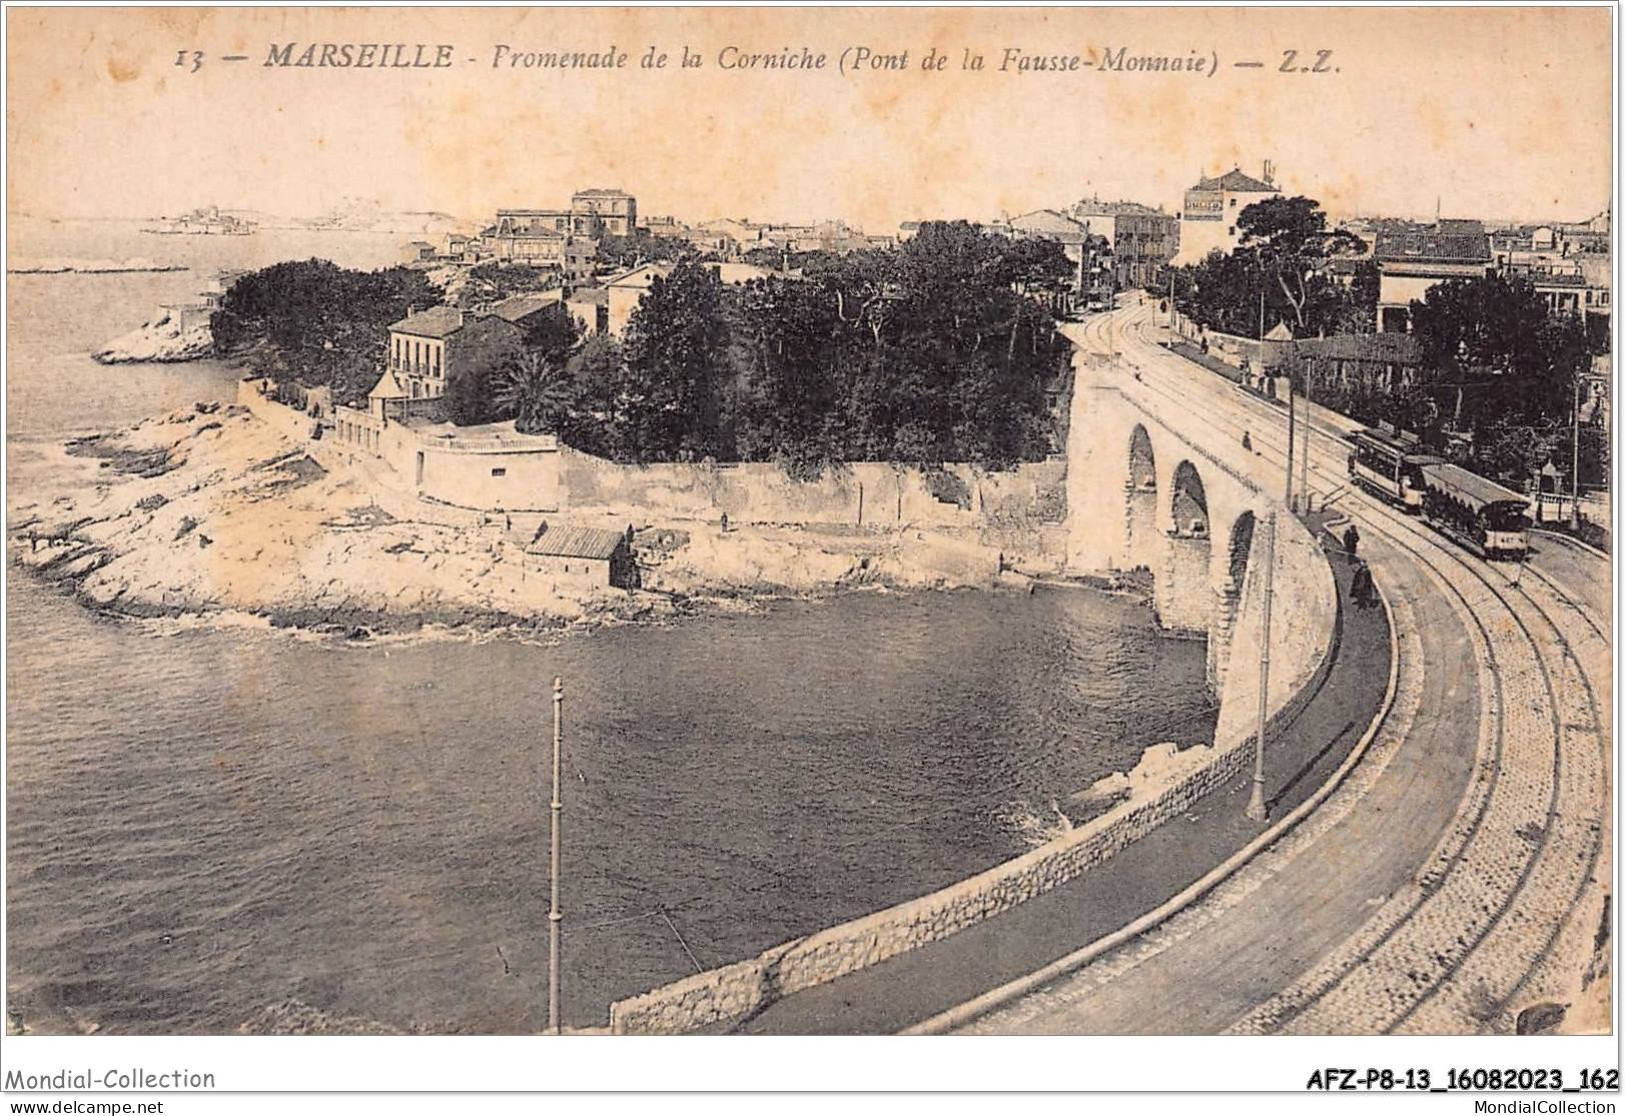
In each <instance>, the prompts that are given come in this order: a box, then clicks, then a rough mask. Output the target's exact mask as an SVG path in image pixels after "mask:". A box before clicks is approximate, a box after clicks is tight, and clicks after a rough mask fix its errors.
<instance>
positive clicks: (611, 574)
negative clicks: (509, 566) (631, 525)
mask: <svg viewBox="0 0 1625 1116" xmlns="http://www.w3.org/2000/svg"><path fill="white" fill-rule="evenodd" d="M525 564H526V567H527V568H528V569H530V570H532V571H535V572H536V573H539V574H541V575H542V576H544V577H549V578H552V579H553V582H554V584H555V585H556V586H557V587H558V588H561V589H565V588H568V589H575V590H593V589H606V588H618V589H636V588H637V586H638V568H637V561H636V559H635V557H634V556H633V553H632V545H631V543H630V541H629V540H628V538H627V535H626V533H625V532H622V531H611V530H607V529H605V528H602V527H549V526H548V525H547V524H545V523H544V524H543V525H542V528H541V530H540V531H538V532H537V533H536V537H535V538H534V539H533V540H532V541H531V543H530V545H529V546H527V547H525Z"/></svg>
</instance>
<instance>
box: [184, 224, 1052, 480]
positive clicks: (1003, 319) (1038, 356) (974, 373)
mask: <svg viewBox="0 0 1625 1116" xmlns="http://www.w3.org/2000/svg"><path fill="white" fill-rule="evenodd" d="M798 262H799V263H800V265H801V266H800V270H799V272H797V273H795V274H794V275H793V277H792V276H785V275H770V276H768V277H767V278H764V279H757V280H753V281H751V282H749V283H746V284H743V285H740V286H732V285H724V284H723V283H722V282H721V280H720V278H719V277H718V274H717V272H716V269H715V268H714V267H710V266H707V264H706V263H705V262H703V261H701V260H700V259H698V258H696V257H694V256H692V255H690V256H686V257H684V258H683V259H682V260H680V261H679V262H677V263H676V265H675V266H674V267H673V268H672V269H671V271H670V273H669V274H668V275H664V276H661V277H658V278H656V279H655V280H654V281H653V283H652V285H651V286H650V287H649V289H648V291H647V292H646V293H645V294H644V296H643V298H642V300H641V302H640V303H639V305H638V306H637V308H636V309H635V310H634V311H633V313H632V316H631V320H630V322H629V324H628V326H627V329H626V332H625V337H624V338H623V339H622V340H621V341H619V342H617V341H615V340H614V339H611V338H607V337H600V336H595V337H590V338H586V339H583V338H582V337H581V336H580V335H579V333H578V330H577V327H576V326H575V323H574V322H573V320H572V319H571V318H570V317H569V316H568V315H566V314H564V313H562V312H561V313H559V314H556V315H552V314H540V315H537V316H535V318H534V319H533V321H534V323H535V324H533V325H531V326H529V327H527V330H526V332H525V333H524V335H523V336H521V337H520V338H518V339H517V344H516V345H515V346H514V348H513V350H512V352H511V353H509V354H505V355H503V356H501V357H499V358H498V359H495V360H493V361H491V362H489V363H488V364H487V366H485V367H481V368H477V369H473V370H469V371H462V372H460V373H459V372H454V373H453V375H452V376H451V377H450V378H449V379H448V381H447V385H446V403H445V409H446V412H447V416H448V417H449V418H450V419H451V420H452V421H454V422H458V423H461V424H473V423H482V422H490V421H493V420H497V419H507V418H512V419H514V420H515V421H516V422H517V423H518V424H519V427H520V429H523V430H548V431H553V432H556V433H557V434H559V436H560V437H561V438H562V439H563V440H564V441H565V442H566V443H568V444H570V445H573V446H575V447H576V448H578V449H581V450H583V451H586V452H590V453H596V454H602V455H605V456H608V457H612V458H614V459H616V460H619V461H628V462H650V461H699V460H704V459H707V458H709V459H713V460H717V461H739V460H746V461H776V462H779V463H780V464H781V465H783V466H784V468H785V469H786V470H787V471H788V472H790V473H791V474H792V475H796V476H803V477H807V476H816V475H817V474H819V473H820V472H822V471H823V470H824V469H825V468H827V467H829V466H831V465H834V464H837V463H839V462H842V461H853V460H880V461H899V462H913V463H921V464H936V463H941V462H946V461H965V462H972V463H976V464H979V465H983V466H986V467H989V468H1003V467H1007V466H1009V465H1012V464H1014V463H1016V462H1019V461H1024V460H1034V459H1037V458H1041V457H1043V456H1044V455H1045V454H1047V453H1049V452H1051V451H1052V450H1053V449H1054V448H1055V445H1054V426H1053V423H1052V420H1051V416H1050V413H1049V397H1048V395H1047V394H1046V392H1047V389H1048V388H1050V387H1051V386H1052V385H1054V384H1055V382H1056V381H1057V379H1058V377H1060V376H1061V375H1062V374H1063V372H1064V369H1065V368H1066V365H1067V360H1068V356H1069V352H1070V349H1069V346H1068V345H1067V343H1066V341H1065V340H1064V339H1063V338H1061V337H1060V336H1059V335H1058V334H1057V333H1056V330H1055V324H1054V320H1053V318H1052V317H1051V315H1050V314H1049V312H1048V311H1047V310H1046V309H1044V305H1043V299H1042V297H1039V296H1043V295H1045V294H1047V293H1053V292H1055V291H1058V290H1060V289H1062V288H1063V287H1065V285H1066V284H1067V283H1068V281H1069V280H1070V277H1071V275H1072V265H1071V264H1070V263H1069V262H1068V261H1067V259H1066V257H1065V255H1064V253H1063V252H1062V250H1061V248H1060V246H1059V245H1057V244H1056V243H1054V242H1052V241H1044V240H1011V239H1008V238H1005V237H1002V236H997V235H990V234H988V233H985V232H983V231H981V230H979V229H977V228H976V227H974V226H972V225H969V224H966V223H963V222H957V223H935V224H927V225H925V226H924V227H923V228H922V229H921V230H920V233H919V235H918V236H916V237H915V238H914V239H912V240H910V241H909V242H908V243H906V244H904V245H902V246H901V247H898V248H889V249H883V250H872V251H866V252H858V253H853V254H850V255H844V256H837V255H833V254H829V253H810V254H807V255H805V256H803V257H801V258H800V260H799V261H798ZM532 278H534V277H532V276H528V275H525V274H522V273H521V270H520V269H516V268H513V267H501V268H497V267H490V266H487V265H482V267H480V268H476V269H474V276H473V279H474V280H475V281H477V282H479V283H480V284H482V285H484V286H486V287H489V288H490V289H491V291H492V292H503V291H508V290H511V289H512V288H511V286H510V284H512V283H525V282H528V281H529V280H530V279H532ZM439 297H440V292H439V290H438V289H437V288H434V287H433V286H431V285H430V284H429V283H428V281H427V280H426V279H425V278H424V277H423V275H422V273H421V272H417V271H412V270H408V269H404V268H397V269H392V270H389V271H381V272H373V273H362V272H353V271H344V270H342V269H340V268H337V267H334V266H333V265H332V264H329V263H325V262H321V261H310V262H308V263H294V264H278V265H276V266H275V267H272V268H267V269H266V270H264V271H260V272H255V273H254V274H252V275H248V276H244V277H242V278H241V279H239V280H237V282H236V283H235V284H233V286H232V289H231V291H230V292H229V293H228V295H227V297H226V305H225V308H224V309H223V310H222V311H220V313H219V314H217V315H216V337H217V338H218V339H219V343H220V344H221V346H222V348H224V349H226V350H228V351H243V350H249V351H250V352H251V359H252V360H253V361H254V362H255V363H256V366H257V367H259V368H260V369H261V370H263V371H266V372H268V373H270V374H271V375H274V376H276V377H277V378H279V379H295V378H297V379H298V380H300V381H301V382H303V383H304V384H306V385H307V386H314V385H318V384H331V385H333V387H334V395H335V399H336V400H337V401H339V402H341V403H356V404H359V403H361V402H362V401H363V400H364V398H365V396H366V394H367V392H368V391H369V390H370V389H371V387H372V386H373V384H374V383H375V382H376V380H377V378H378V375H379V370H380V368H381V366H382V361H383V354H384V351H385V347H386V344H387V326H388V325H389V323H390V322H392V321H394V320H396V319H398V318H401V317H404V316H405V315H406V313H407V312H408V310H409V309H411V308H417V309H423V308H425V307H427V306H428V305H431V304H433V303H434V302H437V301H438V300H439Z"/></svg>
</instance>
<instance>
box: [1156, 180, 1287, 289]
mask: <svg viewBox="0 0 1625 1116" xmlns="http://www.w3.org/2000/svg"><path fill="white" fill-rule="evenodd" d="M1280 192H1281V190H1280V187H1278V186H1276V185H1275V181H1274V168H1273V167H1271V165H1270V164H1268V163H1265V164H1264V178H1263V180H1262V181H1260V180H1259V179H1256V178H1253V177H1251V176H1249V175H1246V174H1243V173H1242V172H1241V168H1240V167H1237V168H1236V169H1235V170H1232V171H1230V172H1229V173H1227V174H1221V175H1219V177H1217V178H1203V179H1201V180H1200V181H1198V182H1197V183H1196V185H1195V186H1192V187H1191V188H1190V189H1189V190H1186V191H1185V205H1184V208H1183V209H1182V210H1181V211H1180V215H1179V256H1178V262H1180V263H1182V264H1193V263H1200V262H1201V261H1202V260H1205V259H1207V257H1208V256H1209V255H1211V254H1212V253H1214V252H1223V253H1230V252H1233V251H1235V250H1236V245H1237V244H1239V243H1240V242H1241V231H1240V228H1239V227H1238V223H1237V219H1238V218H1239V217H1240V216H1241V212H1242V210H1244V209H1246V208H1247V207H1248V206H1249V205H1252V204H1253V203H1254V202H1259V201H1263V200H1264V199H1265V198H1269V197H1274V196H1276V195H1278V194H1280Z"/></svg>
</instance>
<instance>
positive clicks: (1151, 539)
mask: <svg viewBox="0 0 1625 1116" xmlns="http://www.w3.org/2000/svg"><path fill="white" fill-rule="evenodd" d="M1123 488H1124V493H1125V496H1124V509H1123V551H1122V554H1121V556H1120V560H1119V563H1118V564H1119V565H1121V566H1122V567H1123V568H1124V569H1135V568H1136V567H1139V566H1144V567H1146V568H1150V567H1151V566H1152V565H1153V564H1154V563H1155V562H1156V559H1157V552H1158V543H1159V540H1160V537H1161V536H1160V534H1159V531H1158V524H1157V452H1156V449H1155V448H1154V447H1153V446H1152V444H1151V433H1150V432H1149V431H1148V430H1146V428H1145V424H1144V423H1142V422H1137V423H1135V424H1134V428H1133V429H1132V430H1130V431H1129V436H1128V479H1127V481H1125V482H1124V485H1123Z"/></svg>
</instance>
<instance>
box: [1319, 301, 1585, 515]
mask: <svg viewBox="0 0 1625 1116" xmlns="http://www.w3.org/2000/svg"><path fill="white" fill-rule="evenodd" d="M1411 321H1412V332H1413V334H1414V336H1415V337H1416V340H1417V344H1418V346H1419V347H1420V350H1421V372H1420V374H1419V376H1418V378H1417V380H1416V382H1415V383H1414V384H1413V385H1411V386H1410V387H1409V388H1407V389H1405V390H1402V391H1399V392H1395V393H1392V394H1388V395H1384V396H1379V395H1375V394H1374V393H1366V394H1365V395H1363V396H1361V397H1360V398H1356V399H1352V400H1350V406H1349V411H1350V414H1352V415H1353V416H1354V417H1355V418H1360V419H1364V420H1366V421H1374V420H1376V419H1379V418H1380V419H1384V420H1386V421H1389V422H1392V423H1394V424H1395V425H1397V426H1400V427H1403V428H1404V429H1407V430H1414V431H1416V432H1417V433H1419V434H1421V435H1422V437H1423V439H1424V441H1425V442H1426V443H1427V444H1429V445H1430V446H1433V447H1434V448H1436V449H1438V450H1440V451H1441V452H1446V453H1450V454H1451V455H1452V456H1455V457H1457V458H1459V459H1461V460H1462V461H1463V462H1464V463H1466V464H1468V465H1469V466H1471V467H1472V468H1474V469H1475V470H1476V471H1478V472H1481V473H1483V474H1484V475H1486V476H1490V477H1495V478H1497V479H1501V480H1505V481H1507V482H1509V483H1513V484H1517V485H1522V484H1523V483H1524V482H1525V481H1527V480H1528V479H1529V477H1530V476H1532V475H1533V474H1534V473H1535V472H1536V471H1537V470H1539V469H1540V468H1541V467H1542V466H1543V465H1545V464H1546V462H1547V461H1552V462H1554V463H1555V464H1556V465H1557V466H1558V467H1559V469H1560V470H1561V471H1562V472H1563V473H1565V474H1567V473H1568V472H1569V471H1570V469H1571V467H1572V466H1571V464H1570V462H1571V461H1572V458H1573V445H1572V442H1573V437H1574V410H1575V402H1576V398H1577V396H1576V392H1577V389H1578V399H1579V401H1580V402H1582V403H1583V402H1585V399H1586V393H1585V384H1584V379H1583V378H1584V375H1585V373H1586V372H1587V370H1588V369H1589V368H1590V364H1591V353H1592V349H1593V344H1594V341H1593V338H1592V337H1591V336H1590V335H1589V332H1588V330H1587V328H1586V325H1585V323H1583V322H1582V321H1581V320H1579V319H1578V318H1574V317H1569V316H1563V315H1554V314H1551V313H1549V312H1548V310H1547V307H1546V302H1545V300H1544V299H1543V298H1542V297H1541V296H1540V294H1539V293H1538V292H1537V291H1536V290H1535V289H1534V287H1532V286H1531V285H1529V283H1527V282H1525V281H1524V280H1522V279H1511V280H1508V279H1504V278H1502V277H1500V276H1496V275H1490V276H1485V277H1483V278H1473V279H1454V280H1450V281H1448V282H1445V283H1440V284H1438V285H1437V286H1435V287H1432V288H1431V289H1429V291H1428V292H1427V295H1426V296H1425V297H1424V298H1423V299H1422V301H1420V302H1413V303H1412V304H1411ZM1598 418H1599V419H1600V416H1598ZM1607 447H1608V440H1607V438H1606V436H1605V435H1604V433H1603V431H1602V428H1601V427H1600V425H1594V424H1592V425H1588V426H1582V428H1581V431H1580V458H1581V467H1580V472H1581V482H1582V483H1586V484H1600V483H1604V482H1605V481H1606V477H1607V471H1608V456H1607Z"/></svg>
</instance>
